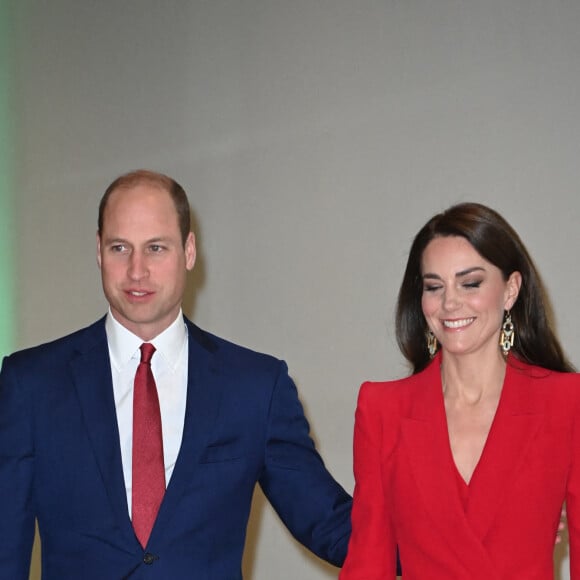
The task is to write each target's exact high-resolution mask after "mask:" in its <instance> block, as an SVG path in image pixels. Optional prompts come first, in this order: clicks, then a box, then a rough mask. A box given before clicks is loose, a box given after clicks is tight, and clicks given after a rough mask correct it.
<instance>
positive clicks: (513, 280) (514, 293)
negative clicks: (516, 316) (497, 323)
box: [504, 271, 522, 310]
mask: <svg viewBox="0 0 580 580" xmlns="http://www.w3.org/2000/svg"><path fill="white" fill-rule="evenodd" d="M521 287H522V275H521V273H520V272H517V271H516V272H512V273H511V274H510V276H509V278H508V280H507V284H506V301H505V307H504V310H511V309H512V306H513V305H514V304H515V303H516V300H517V299H518V296H519V293H520V288H521Z"/></svg>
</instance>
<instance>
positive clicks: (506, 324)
mask: <svg viewBox="0 0 580 580" xmlns="http://www.w3.org/2000/svg"><path fill="white" fill-rule="evenodd" d="M515 336H516V332H515V328H514V323H513V322H512V315H511V314H510V311H509V310H506V311H505V314H504V317H503V324H502V325H501V333H500V335H499V346H500V348H501V352H502V353H503V355H504V356H507V355H508V352H509V351H510V350H511V348H512V346H513V345H514V338H515Z"/></svg>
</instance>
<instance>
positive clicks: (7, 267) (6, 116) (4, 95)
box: [0, 0, 16, 357]
mask: <svg viewBox="0 0 580 580" xmlns="http://www.w3.org/2000/svg"><path fill="white" fill-rule="evenodd" d="M9 12H10V1H9V0H0V357H2V356H4V355H5V354H8V353H9V352H11V351H12V350H13V349H14V342H15V328H14V326H15V323H14V321H15V308H16V305H15V300H14V298H15V292H14V285H15V284H14V257H13V247H14V243H13V240H14V213H13V195H12V192H13V187H14V183H13V179H12V176H13V171H14V149H13V143H14V141H13V135H14V131H13V129H14V117H13V114H12V112H11V98H10V89H11V87H12V79H13V77H12V74H11V64H12V62H11V61H12V59H11V55H12V38H11V27H10V25H9V22H10V14H9Z"/></svg>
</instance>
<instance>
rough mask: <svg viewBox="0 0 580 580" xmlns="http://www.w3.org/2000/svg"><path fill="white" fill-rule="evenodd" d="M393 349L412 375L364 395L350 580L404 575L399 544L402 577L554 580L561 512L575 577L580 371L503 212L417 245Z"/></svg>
mask: <svg viewBox="0 0 580 580" xmlns="http://www.w3.org/2000/svg"><path fill="white" fill-rule="evenodd" d="M397 339H398V342H399V346H400V348H401V350H402V352H403V354H404V355H405V357H406V358H407V359H408V360H409V362H410V363H411V365H412V367H413V374H412V375H411V376H410V377H408V378H405V379H402V380H398V381H392V382H385V383H365V384H363V386H362V387H361V391H360V394H359V400H358V407H357V412H356V423H355V439H354V470H355V478H356V487H355V493H354V507H353V512H352V525H353V531H352V536H351V540H350V544H349V551H348V556H347V559H346V562H345V565H344V567H343V569H342V572H341V575H340V578H341V579H342V580H355V579H357V580H373V579H377V580H378V579H380V580H384V579H387V578H394V570H395V562H396V552H397V546H398V548H399V551H400V558H401V562H402V564H403V574H404V578H405V580H417V579H419V580H425V579H428V580H502V579H505V580H548V579H551V578H553V546H554V536H555V534H556V530H557V528H558V523H559V518H560V512H561V508H562V504H563V502H564V501H565V502H566V505H567V512H568V526H569V537H570V563H571V576H570V577H571V578H572V580H580V561H579V560H580V555H579V554H578V552H579V550H580V538H579V536H580V513H579V512H580V504H579V501H580V408H579V407H580V375H577V374H575V373H574V372H572V371H573V368H572V365H571V364H570V363H569V362H568V361H567V359H566V357H565V355H564V353H563V351H562V349H561V347H560V345H559V343H558V340H557V338H556V336H555V333H554V331H553V329H552V327H551V323H550V309H549V305H548V302H547V298H546V296H545V292H544V290H543V287H542V284H541V281H540V278H539V275H538V273H537V271H536V268H535V266H534V264H533V262H532V260H531V258H530V256H529V254H528V252H527V250H526V249H525V247H524V245H523V244H522V242H521V241H520V239H519V237H518V235H517V234H516V232H515V231H514V230H513V229H512V228H511V226H510V225H509V224H508V223H507V222H506V221H505V220H504V219H503V218H502V217H501V216H500V215H499V214H498V213H497V212H495V211H493V210H491V209H489V208H487V207H485V206H482V205H480V204H473V203H466V204H460V205H457V206H453V207H451V208H449V209H448V210H447V211H445V212H444V213H442V214H439V215H436V216H435V217H433V218H432V219H431V220H429V222H427V224H426V225H425V226H424V227H423V228H422V229H421V231H420V232H419V233H418V234H417V236H416V238H415V240H414V242H413V245H412V247H411V251H410V254H409V260H408V263H407V268H406V271H405V275H404V278H403V283H402V286H401V289H400V292H399V300H398V305H397ZM577 418H578V419H577ZM577 458H578V459H577Z"/></svg>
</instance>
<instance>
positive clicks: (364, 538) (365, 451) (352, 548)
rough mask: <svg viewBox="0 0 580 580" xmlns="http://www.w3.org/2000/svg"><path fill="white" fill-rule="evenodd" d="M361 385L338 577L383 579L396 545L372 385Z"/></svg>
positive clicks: (389, 569) (389, 574)
mask: <svg viewBox="0 0 580 580" xmlns="http://www.w3.org/2000/svg"><path fill="white" fill-rule="evenodd" d="M377 388H380V385H376V384H371V383H365V384H363V386H362V387H361V390H360V394H359V399H358V406H357V410H356V417H355V429H354V475H355V490H354V504H353V509H352V535H351V539H350V543H349V546H348V555H347V558H346V562H345V564H344V567H343V569H342V571H341V574H340V579H341V580H385V579H388V578H394V577H395V570H396V560H397V556H396V554H397V548H396V540H395V537H394V533H393V529H392V525H391V521H390V518H389V506H388V504H387V499H386V493H388V490H385V489H383V478H382V473H381V471H382V470H381V465H382V458H383V457H385V454H386V450H385V449H383V448H382V446H381V441H382V439H383V437H382V432H383V425H382V423H381V420H380V414H379V413H378V408H379V404H380V401H377V397H375V396H374V395H375V394H376V389H377Z"/></svg>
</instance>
